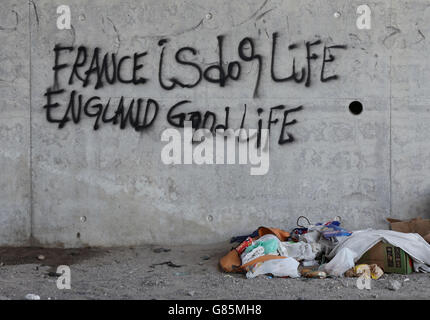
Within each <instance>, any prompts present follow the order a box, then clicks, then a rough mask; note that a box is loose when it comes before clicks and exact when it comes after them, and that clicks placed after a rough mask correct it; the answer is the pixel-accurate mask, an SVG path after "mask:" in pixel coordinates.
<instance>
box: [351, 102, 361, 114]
mask: <svg viewBox="0 0 430 320" xmlns="http://www.w3.org/2000/svg"><path fill="white" fill-rule="evenodd" d="M349 111H351V113H352V114H354V115H356V116H357V115H359V114H360V113H361V112H363V105H362V104H361V102H360V101H352V102H351V103H350V104H349Z"/></svg>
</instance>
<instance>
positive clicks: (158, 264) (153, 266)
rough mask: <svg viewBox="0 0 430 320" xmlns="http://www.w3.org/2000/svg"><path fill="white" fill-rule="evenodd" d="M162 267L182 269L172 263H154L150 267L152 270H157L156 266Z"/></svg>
mask: <svg viewBox="0 0 430 320" xmlns="http://www.w3.org/2000/svg"><path fill="white" fill-rule="evenodd" d="M162 265H167V266H169V267H172V268H180V267H182V266H180V265H177V264H174V263H173V262H172V261H165V262H161V263H154V264H152V265H151V266H150V267H151V268H155V267H156V266H162Z"/></svg>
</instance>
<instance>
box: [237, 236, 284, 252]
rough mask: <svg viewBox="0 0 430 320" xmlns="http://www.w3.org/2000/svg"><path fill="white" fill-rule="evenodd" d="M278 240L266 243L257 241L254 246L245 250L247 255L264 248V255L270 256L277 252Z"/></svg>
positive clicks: (269, 240)
mask: <svg viewBox="0 0 430 320" xmlns="http://www.w3.org/2000/svg"><path fill="white" fill-rule="evenodd" d="M278 243H279V241H278V239H273V238H272V239H268V240H264V241H259V240H257V241H256V242H255V243H254V244H252V245H250V246H249V247H247V248H246V249H245V253H248V252H251V251H252V250H254V249H255V248H257V247H263V248H264V254H269V253H273V252H276V251H277V250H278Z"/></svg>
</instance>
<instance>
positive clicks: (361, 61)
mask: <svg viewBox="0 0 430 320" xmlns="http://www.w3.org/2000/svg"><path fill="white" fill-rule="evenodd" d="M63 4H68V5H69V6H70V9H71V25H72V28H71V29H70V30H59V29H58V28H57V17H58V16H59V15H58V14H57V12H56V10H57V7H58V6H60V5H63ZM362 4H367V5H368V6H369V7H370V8H371V10H372V14H371V19H372V20H371V29H370V30H360V29H358V28H357V25H356V20H357V18H358V14H357V13H356V9H357V7H358V6H359V5H362ZM429 8H430V6H429V5H428V3H427V1H418V0H415V1H404V2H402V3H400V2H392V1H383V0H381V1H369V2H363V1H355V0H354V1H340V0H336V1H333V0H324V1H317V2H316V1H313V0H300V1H299V0H288V1H286V0H258V1H257V0H250V1H243V0H226V1H209V0H207V1H206V0H204V1H202V0H199V1H197V0H195V1H191V0H190V1H185V0H184V1H160V0H148V1H139V0H135V1H132V0H127V1H112V0H103V1H102V0H95V1H84V0H79V1H52V0H49V1H48V0H34V1H30V2H28V1H25V0H22V1H12V0H7V1H2V5H1V12H0V17H1V20H0V27H1V28H0V40H1V43H2V49H1V50H0V97H1V98H0V106H1V109H0V110H1V111H0V150H1V154H0V165H1V173H0V183H1V187H2V190H1V193H0V203H1V206H0V244H1V245H22V244H30V243H31V244H34V245H44V246H67V247H73V246H86V245H92V246H112V245H137V244H142V243H211V242H218V241H223V240H225V239H228V238H229V237H230V236H232V235H237V234H242V233H246V232H248V231H252V230H254V229H255V228H256V227H258V226H260V225H267V226H276V227H281V228H287V229H288V228H291V227H294V226H295V223H296V219H297V217H298V216H300V215H305V216H307V217H309V218H310V219H311V220H312V221H313V222H317V221H322V220H326V219H329V218H332V217H334V216H336V215H339V216H341V217H342V219H343V222H344V225H345V226H347V227H349V228H351V229H356V228H366V227H374V228H386V227H387V226H386V223H385V222H384V218H386V217H388V216H393V217H398V218H408V217H415V216H422V217H426V216H427V217H428V216H429V215H430V213H429V212H430V148H429V146H430V143H429V139H430V130H429V129H428V123H429V121H430V113H429V109H430V107H429V105H428V101H429V98H430V97H429V93H428V92H430V91H429V88H430V84H429V83H430V82H429V81H428V80H430V79H429V77H430V63H429V61H428V53H427V52H429V49H430V45H429V41H428V39H429V35H430V26H429V25H428V23H427V21H428V20H429V18H430V9H429ZM335 12H339V13H340V16H338V17H335V16H334V13H335ZM274 32H278V46H277V55H276V67H275V70H276V72H277V74H278V75H279V76H281V75H282V76H287V75H289V74H290V73H291V67H292V59H293V57H295V58H296V64H297V67H298V70H300V68H301V67H302V66H306V63H307V60H306V47H305V42H306V41H309V42H312V41H315V40H317V39H321V41H322V43H321V44H319V45H316V46H313V47H312V51H313V52H315V53H317V54H318V59H316V60H312V61H311V70H312V74H311V83H310V85H309V86H308V87H306V86H305V85H304V82H302V83H295V82H291V81H288V82H283V83H276V82H274V81H273V80H272V79H271V76H270V62H271V50H272V33H274ZM219 35H223V36H224V43H223V51H224V52H223V55H224V61H225V62H231V61H235V60H237V61H239V62H240V63H241V66H242V72H241V74H242V76H241V78H240V79H239V80H238V81H233V80H231V79H230V80H228V81H227V82H226V85H225V86H224V87H220V85H219V84H216V83H210V82H208V81H206V80H202V81H201V82H200V83H199V84H198V85H197V86H196V87H194V88H191V89H190V88H179V87H177V88H175V89H173V90H164V89H162V88H161V87H160V84H159V83H158V69H159V67H158V66H159V57H160V52H161V49H162V47H161V46H159V45H158V42H159V40H161V39H169V42H168V43H167V44H165V45H164V47H165V48H166V49H165V60H166V62H165V65H164V70H163V73H164V74H165V78H166V79H167V78H169V77H172V76H176V77H178V78H179V79H182V80H183V81H186V82H193V81H194V80H195V74H196V73H195V72H194V71H193V70H192V69H190V67H189V66H188V67H184V66H179V65H178V64H177V63H175V62H172V61H174V54H175V52H176V51H177V50H178V49H179V48H181V47H185V46H189V47H193V48H195V49H196V50H197V54H196V55H195V56H194V57H193V56H192V55H191V54H190V53H189V52H188V53H187V59H189V60H191V59H192V61H193V62H195V63H197V64H198V65H199V66H200V67H202V68H207V67H209V66H211V65H212V64H213V63H215V62H217V60H218V43H217V36H219ZM245 37H250V38H252V39H253V41H254V44H255V52H256V53H258V54H260V55H261V57H262V70H261V81H260V85H259V88H258V96H257V97H253V91H254V86H255V81H256V77H257V73H258V63H257V61H254V62H245V61H243V60H242V59H240V57H239V56H238V46H239V43H240V41H241V40H242V39H243V38H245ZM291 43H297V44H298V47H297V48H296V49H292V50H290V51H289V50H288V45H289V44H291ZM56 44H61V45H63V46H73V47H74V51H72V52H65V51H64V52H62V53H61V55H60V57H61V59H60V60H61V61H60V62H59V63H68V64H73V62H74V59H75V57H76V51H77V48H78V47H79V46H85V47H86V48H87V49H88V52H89V58H88V59H90V58H91V57H92V52H93V50H94V48H95V47H99V48H100V50H101V51H100V52H101V55H102V56H103V55H104V54H105V53H106V52H113V53H117V54H118V56H124V55H133V53H135V52H143V51H147V55H146V56H145V57H144V58H142V62H143V63H144V67H143V68H142V69H141V70H140V71H139V74H140V75H141V76H144V77H145V78H147V79H148V81H147V82H146V83H145V84H138V85H133V84H123V83H115V84H112V85H105V86H104V87H103V88H100V89H97V90H95V88H94V79H95V78H93V79H92V81H93V82H92V83H90V85H88V86H87V87H85V88H84V87H83V86H82V83H80V82H78V81H76V80H75V83H74V85H69V84H68V79H69V75H70V70H71V66H69V67H68V68H66V69H63V70H60V71H59V73H58V86H59V87H58V88H62V89H65V91H66V92H65V93H63V94H62V95H56V96H54V97H53V100H54V101H55V102H58V103H60V106H59V107H58V108H56V109H55V110H53V113H52V114H53V117H54V118H61V117H62V116H63V115H64V113H65V110H66V108H67V103H68V99H69V95H70V92H71V91H72V90H73V89H75V90H77V92H78V93H79V94H82V95H83V96H84V99H88V98H89V97H91V96H94V95H97V96H100V98H101V100H102V101H103V102H106V101H107V100H108V99H109V98H112V103H114V101H117V100H118V99H119V97H121V96H124V97H127V99H132V98H134V97H135V98H143V99H145V101H146V99H148V98H151V99H154V100H156V101H157V102H158V103H159V106H160V109H159V114H158V116H157V118H156V120H155V122H154V124H153V126H151V127H150V128H148V129H147V130H144V131H142V132H136V131H135V130H134V129H133V128H131V127H130V126H129V127H128V128H125V129H124V130H121V129H120V127H119V125H112V123H100V128H99V129H98V130H93V124H94V118H89V117H86V116H85V115H84V116H82V119H81V121H80V122H79V123H76V124H75V123H73V121H69V122H68V123H66V125H65V126H64V127H63V128H61V129H60V128H58V124H56V123H50V122H48V121H47V118H46V109H44V108H43V106H44V105H45V104H46V103H47V100H46V97H45V96H44V94H45V92H46V90H47V88H48V87H52V86H53V83H54V72H53V70H52V67H53V66H54V62H55V61H54V59H55V55H54V51H53V48H54V46H55V45H56ZM341 44H342V45H346V46H347V48H346V49H333V50H332V53H333V55H334V56H335V57H336V59H335V60H334V61H333V62H331V63H327V65H326V70H325V72H326V74H327V75H330V74H337V75H338V79H335V80H332V81H328V82H321V81H320V71H321V65H322V59H323V55H322V54H323V47H324V45H326V46H329V45H341ZM89 63H90V62H89V61H88V62H87V67H86V68H82V70H81V71H80V72H81V73H82V74H83V72H84V71H85V70H86V69H88V65H89ZM224 67H225V69H227V65H225V66H224ZM124 70H125V71H124V74H127V77H128V75H129V74H130V73H129V71H130V70H128V71H127V67H125V69H124ZM180 100H191V101H192V103H191V104H190V105H188V106H184V107H183V108H182V107H181V108H182V110H186V111H196V110H199V111H201V112H203V113H204V112H205V111H207V110H211V111H212V112H214V113H216V114H217V116H219V117H220V120H221V121H222V119H223V118H224V108H225V107H226V106H229V107H230V120H229V121H230V124H231V127H233V128H235V129H237V128H238V127H239V125H240V122H241V119H242V112H243V106H244V104H245V103H246V104H247V117H248V118H247V119H248V120H247V124H246V126H247V127H253V128H256V124H257V121H258V119H259V118H258V116H257V111H256V110H257V108H260V107H261V108H263V109H264V111H263V113H262V119H263V121H264V122H263V123H264V124H263V125H264V126H265V127H266V126H267V121H268V115H269V112H270V108H271V107H274V106H276V105H280V104H283V105H286V106H287V107H288V108H292V107H296V106H299V105H303V110H301V111H298V112H295V113H292V114H291V115H289V116H288V117H291V118H289V120H292V119H296V120H297V123H295V124H293V125H291V126H287V127H286V130H287V131H288V132H289V133H290V134H292V135H293V136H294V138H295V141H294V142H293V143H286V144H283V145H279V144H278V143H277V140H278V136H279V134H280V130H281V122H282V112H278V113H277V114H276V115H277V118H279V122H278V123H277V124H274V125H272V130H271V137H270V170H269V172H268V173H267V174H266V175H262V176H251V175H250V173H249V172H250V171H249V170H250V165H238V164H237V165H165V164H164V163H162V162H161V160H160V154H161V149H162V148H163V146H164V145H165V143H164V142H161V139H160V137H161V133H162V132H163V130H164V129H166V128H170V127H171V125H170V124H169V123H168V122H167V120H166V116H167V112H168V111H169V108H170V107H171V106H172V105H173V104H175V103H176V102H178V101H180ZM354 100H358V101H361V102H362V104H363V107H364V110H363V112H362V113H361V114H360V115H353V114H352V113H351V112H350V111H349V109H348V106H349V104H350V102H352V101H354ZM114 110H115V109H114Z"/></svg>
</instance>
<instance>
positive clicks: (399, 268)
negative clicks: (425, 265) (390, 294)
mask: <svg viewBox="0 0 430 320" xmlns="http://www.w3.org/2000/svg"><path fill="white" fill-rule="evenodd" d="M373 263H375V264H377V265H378V266H379V267H380V268H381V269H382V270H384V272H385V273H400V274H409V273H412V272H413V260H412V259H411V257H410V256H409V255H408V254H407V253H406V252H405V251H403V250H402V249H401V248H399V247H395V246H393V245H391V244H389V243H383V242H382V241H381V242H378V243H377V244H375V245H374V246H373V247H372V248H371V249H369V250H368V251H367V252H366V253H365V254H364V255H363V256H362V257H361V258H360V260H358V261H357V262H356V264H373Z"/></svg>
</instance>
